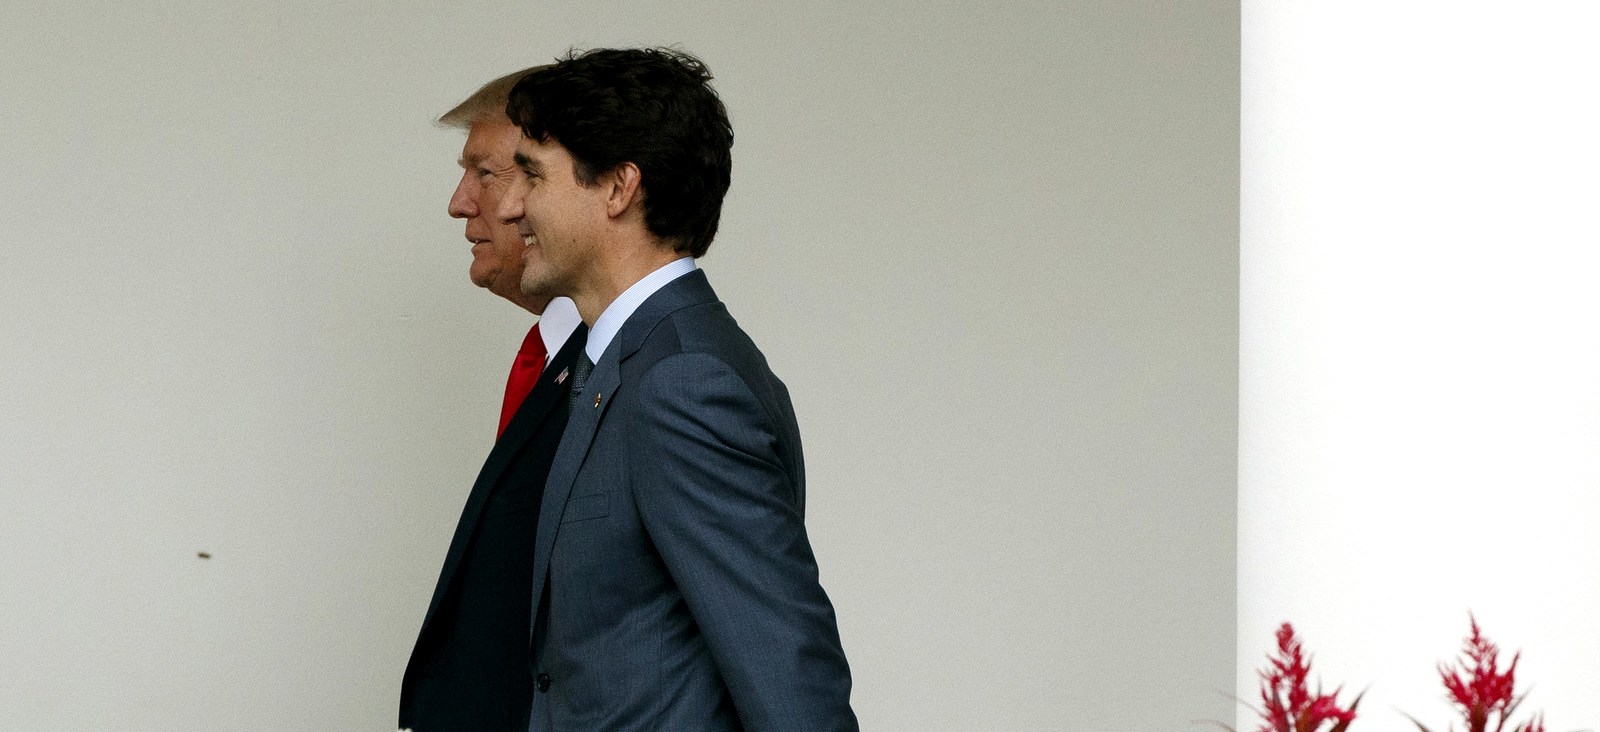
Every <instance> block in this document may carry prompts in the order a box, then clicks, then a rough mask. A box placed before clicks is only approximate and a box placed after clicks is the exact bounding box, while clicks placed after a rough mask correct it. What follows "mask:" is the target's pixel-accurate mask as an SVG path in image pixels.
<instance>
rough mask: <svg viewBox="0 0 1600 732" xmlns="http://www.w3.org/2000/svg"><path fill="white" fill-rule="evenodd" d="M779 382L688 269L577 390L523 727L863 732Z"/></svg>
mask: <svg viewBox="0 0 1600 732" xmlns="http://www.w3.org/2000/svg"><path fill="white" fill-rule="evenodd" d="M804 512H805V474H804V469H803V467H802V464H801V457H800V432H799V428H798V426H797V425H796V423H795V418H794V412H793V410H792V409H791V407H790V404H789V393H788V390H787V389H786V388H785V387H784V386H783V383H782V382H780V381H779V380H778V378H777V377H776V376H774V375H773V374H772V372H771V371H770V370H769V369H768V368H767V362H766V358H765V357H763V356H762V355H761V352H760V351H759V350H757V349H756V346H755V344H754V343H752V342H751V341H750V338H749V337H748V336H746V335H745V334H744V331H742V330H740V329H739V326H738V324H736V323H735V322H734V320H733V318H732V317H730V316H729V315H728V311H727V308H725V307H723V305H722V303H721V302H718V301H717V297H716V294H715V293H714V292H712V291H711V286H710V285H709V284H708V283H707V282H706V278H705V274H704V273H702V272H700V271H698V270H696V271H695V272H692V273H690V274H687V275H684V276H683V277H680V278H678V279H676V280H674V281H672V282H671V283H669V284H667V285H666V286H665V287H663V288H662V289H660V290H658V291H657V292H656V293H655V294H653V295H651V296H650V298H649V299H647V300H646V301H645V302H644V303H643V304H642V305H640V307H639V308H638V310H636V311H634V313H633V315H632V316H631V317H630V318H629V319H628V320H627V322H626V323H624V324H623V326H622V329H621V330H620V331H619V332H618V333H617V336H616V338H614V339H613V340H612V342H611V344H610V346H609V347H608V348H607V349H606V352H605V353H604V354H603V355H602V356H601V357H600V360H599V362H598V363H597V364H595V367H594V371H593V373H592V374H591V375H590V378H589V381H588V383H587V385H586V388H585V389H584V392H583V394H582V395H581V396H580V397H579V398H578V403H577V408H576V409H575V410H574V412H573V414H572V416H571V418H570V421H569V422H568V424H567V430H566V432H565V434H564V435H563V436H562V440H561V447H560V448H559V449H558V450H557V452H556V457H555V462H554V464H553V465H552V466H551V469H550V478H549V481H548V483H547V484H546V486H545V495H544V503H543V507H542V509H541V512H540V516H539V530H538V534H537V537H538V538H537V540H536V544H535V551H534V557H533V562H534V564H533V587H534V598H533V600H534V607H536V608H538V612H537V614H536V617H535V620H534V624H533V628H532V633H533V647H534V657H533V664H534V668H533V671H534V673H535V674H537V679H538V680H537V682H536V688H538V689H540V691H538V692H536V693H535V694H534V700H533V709H532V714H531V719H530V724H529V729H530V730H561V731H563V732H564V731H566V730H586V731H590V730H693V731H695V732H699V731H701V730H741V729H743V730H752V731H757V730H759V731H763V732H764V731H766V730H809V731H813V732H815V731H822V730H855V729H857V724H856V719H855V714H854V713H853V712H852V711H851V709H850V669H849V667H848V665H847V664H846V663H845V657H844V650H843V649H842V648H841V647H840V644H839V632H838V626H837V625H836V623H835V620H834V614H833V606H832V605H831V604H830V603H829V602H828V597H827V595H826V594H824V593H823V590H822V586H821V585H820V584H818V582H817V563H816V560H815V559H814V558H813V556H812V553H811V544H810V542H809V541H808V540H807V538H806V531H805V526H804V525H803V523H802V519H803V516H804Z"/></svg>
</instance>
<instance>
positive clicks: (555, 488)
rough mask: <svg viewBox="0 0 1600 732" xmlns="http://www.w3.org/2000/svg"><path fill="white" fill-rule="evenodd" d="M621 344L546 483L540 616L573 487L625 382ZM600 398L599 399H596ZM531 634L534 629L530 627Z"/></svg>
mask: <svg viewBox="0 0 1600 732" xmlns="http://www.w3.org/2000/svg"><path fill="white" fill-rule="evenodd" d="M617 345H618V343H617V341H616V340H612V341H611V345H610V346H609V347H607V348H606V352H605V353H603V354H601V355H600V363H597V364H595V366H594V371H593V372H591V373H590V374H589V383H587V384H585V385H584V388H583V394H582V395H580V396H579V397H578V402H577V406H576V407H575V408H574V409H573V411H572V414H570V415H568V416H567V431H566V432H564V433H562V435H561V446H560V447H558V448H556V458H555V461H554V462H552V463H551V464H550V478H549V479H548V480H546V481H545V484H544V503H542V504H540V506H539V531H538V532H537V533H535V534H534V545H533V546H534V549H533V607H534V615H535V616H536V617H537V615H538V607H539V602H540V600H541V599H542V596H543V594H544V579H545V576H546V574H548V572H549V569H550V552H551V550H552V549H554V548H555V543H556V531H557V527H559V526H560V525H561V514H562V513H563V512H564V511H565V510H566V507H567V497H568V496H570V495H572V484H573V482H574V481H576V480H577V479H578V469H579V468H582V467H583V459H584V458H585V457H587V456H588V455H589V446H590V445H592V444H594V433H595V430H596V429H598V428H599V427H600V417H601V416H603V415H604V414H605V412H606V410H607V409H608V408H609V407H610V406H611V399H610V397H611V396H612V395H613V394H615V393H616V391H617V385H618V384H620V383H621V382H622V376H621V372H620V370H619V369H618V368H617V366H618V364H617V358H616V353H617ZM596 397H599V400H598V401H597V400H596ZM528 630H529V632H532V630H533V628H532V626H531V625H530V626H529V628H528Z"/></svg>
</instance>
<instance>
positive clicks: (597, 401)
mask: <svg viewBox="0 0 1600 732" xmlns="http://www.w3.org/2000/svg"><path fill="white" fill-rule="evenodd" d="M594 408H595V409H599V408H600V395H599V394H598V393H596V394H595V395H594Z"/></svg>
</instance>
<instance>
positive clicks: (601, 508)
mask: <svg viewBox="0 0 1600 732" xmlns="http://www.w3.org/2000/svg"><path fill="white" fill-rule="evenodd" d="M610 515H611V494H610V493H590V494H588V495H582V496H573V497H571V498H568V499H567V510H566V511H564V512H562V514H561V523H564V524H570V523H572V522H574V521H587V520H589V519H597V518H605V517H606V516H610Z"/></svg>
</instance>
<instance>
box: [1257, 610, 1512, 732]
mask: <svg viewBox="0 0 1600 732" xmlns="http://www.w3.org/2000/svg"><path fill="white" fill-rule="evenodd" d="M1277 635H1278V652H1277V654H1276V655H1269V656H1267V661H1268V665H1267V668H1265V669H1263V670H1262V671H1261V720H1262V726H1261V728H1260V729H1259V730H1258V731H1257V732H1317V730H1319V729H1321V728H1322V723H1323V722H1330V721H1331V722H1333V726H1332V727H1331V728H1329V732H1344V730H1345V728H1347V727H1349V726H1350V722H1351V721H1353V720H1354V719H1355V718H1356V705H1357V704H1360V703H1361V697H1359V696H1358V697H1356V700H1355V701H1354V702H1352V703H1351V704H1350V708H1349V709H1345V708H1342V707H1340V706H1339V702H1338V700H1337V697H1338V696H1339V689H1334V691H1333V693H1332V694H1323V693H1322V689H1321V688H1320V685H1319V687H1318V689H1317V691H1316V692H1313V691H1311V689H1310V687H1309V686H1308V685H1307V683H1306V681H1307V679H1308V678H1310V676H1311V659H1310V657H1308V656H1307V655H1306V654H1305V651H1304V649H1303V648H1302V647H1301V645H1300V639H1299V638H1298V637H1296V636H1295V634H1294V626H1291V625H1289V624H1288V623H1284V624H1283V626H1282V627H1280V628H1278V634H1277ZM1517 732H1524V731H1522V730H1518V731H1517ZM1527 732H1543V730H1537V731H1535V730H1529V731H1527Z"/></svg>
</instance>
